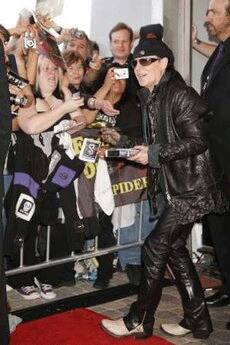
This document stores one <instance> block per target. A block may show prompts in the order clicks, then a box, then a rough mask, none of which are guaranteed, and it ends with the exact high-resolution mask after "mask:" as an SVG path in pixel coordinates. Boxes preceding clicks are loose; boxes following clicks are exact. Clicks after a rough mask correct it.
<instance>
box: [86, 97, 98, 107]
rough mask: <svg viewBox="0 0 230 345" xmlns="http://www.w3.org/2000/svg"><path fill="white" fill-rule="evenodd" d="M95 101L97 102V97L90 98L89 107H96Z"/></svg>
mask: <svg viewBox="0 0 230 345" xmlns="http://www.w3.org/2000/svg"><path fill="white" fill-rule="evenodd" d="M95 102H96V97H90V98H89V99H88V102H87V105H88V107H89V109H95Z"/></svg>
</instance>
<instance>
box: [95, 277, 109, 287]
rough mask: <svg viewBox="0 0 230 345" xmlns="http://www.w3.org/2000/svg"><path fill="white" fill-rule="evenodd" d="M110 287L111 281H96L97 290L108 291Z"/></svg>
mask: <svg viewBox="0 0 230 345" xmlns="http://www.w3.org/2000/svg"><path fill="white" fill-rule="evenodd" d="M108 286H109V279H96V280H95V282H94V284H93V287H94V288H95V289H106V288H107V287H108Z"/></svg>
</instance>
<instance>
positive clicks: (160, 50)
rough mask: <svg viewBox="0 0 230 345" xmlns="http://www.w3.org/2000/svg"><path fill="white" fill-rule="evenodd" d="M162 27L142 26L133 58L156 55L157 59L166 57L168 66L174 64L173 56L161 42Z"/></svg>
mask: <svg viewBox="0 0 230 345" xmlns="http://www.w3.org/2000/svg"><path fill="white" fill-rule="evenodd" d="M162 37H163V27H162V25H161V24H151V25H147V26H142V27H141V29H140V40H139V43H138V45H137V46H136V47H135V49H134V53H133V58H134V59H136V58H141V57H145V56H151V55H156V56H158V57H159V58H164V57H167V58H168V60H169V65H173V64H174V55H173V52H172V51H171V49H170V48H169V47H168V46H167V45H166V44H165V43H164V42H163V41H162Z"/></svg>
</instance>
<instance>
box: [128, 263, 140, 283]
mask: <svg viewBox="0 0 230 345" xmlns="http://www.w3.org/2000/svg"><path fill="white" fill-rule="evenodd" d="M141 270H142V268H141V266H140V265H131V264H129V265H127V266H126V273H127V276H128V279H129V282H130V284H132V285H135V286H139V285H140V281H141Z"/></svg>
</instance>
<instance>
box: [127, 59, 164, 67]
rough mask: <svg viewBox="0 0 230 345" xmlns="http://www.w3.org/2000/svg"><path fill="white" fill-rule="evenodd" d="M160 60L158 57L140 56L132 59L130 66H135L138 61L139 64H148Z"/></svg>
mask: <svg viewBox="0 0 230 345" xmlns="http://www.w3.org/2000/svg"><path fill="white" fill-rule="evenodd" d="M158 60H160V58H154V57H149V58H141V59H138V60H132V61H131V66H132V68H135V67H136V66H137V64H138V62H139V64H140V65H141V66H149V65H151V63H153V62H156V61H158Z"/></svg>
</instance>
